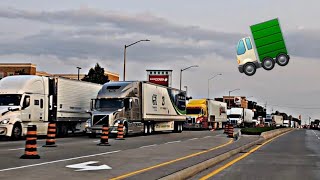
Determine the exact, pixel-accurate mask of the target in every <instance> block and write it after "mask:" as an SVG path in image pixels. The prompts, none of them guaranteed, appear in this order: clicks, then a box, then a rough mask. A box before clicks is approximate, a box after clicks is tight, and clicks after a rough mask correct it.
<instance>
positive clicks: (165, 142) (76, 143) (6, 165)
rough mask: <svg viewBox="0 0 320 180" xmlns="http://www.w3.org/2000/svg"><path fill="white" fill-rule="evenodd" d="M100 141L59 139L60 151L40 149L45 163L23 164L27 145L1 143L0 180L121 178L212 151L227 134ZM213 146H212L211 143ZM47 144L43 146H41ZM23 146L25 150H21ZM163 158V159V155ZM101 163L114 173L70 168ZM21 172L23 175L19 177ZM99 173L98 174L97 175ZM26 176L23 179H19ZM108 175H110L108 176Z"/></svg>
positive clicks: (197, 132) (204, 133)
mask: <svg viewBox="0 0 320 180" xmlns="http://www.w3.org/2000/svg"><path fill="white" fill-rule="evenodd" d="M98 141H99V139H98V138H95V139H90V138H87V137H72V138H62V139H57V144H58V147H56V148H42V147H41V148H39V149H38V153H39V154H40V156H41V159H38V160H22V159H19V157H20V156H21V155H22V154H23V152H24V150H23V149H18V150H10V149H8V147H7V146H6V144H8V143H9V144H12V145H11V146H10V148H22V147H23V144H24V141H17V142H1V143H0V144H1V148H0V162H1V163H0V179H23V178H26V177H28V179H43V177H46V178H45V179H56V178H58V177H59V178H60V179H65V178H66V177H68V179H72V178H74V179H81V177H86V178H90V177H88V176H91V175H93V174H94V177H96V178H99V179H101V178H104V177H113V176H119V175H122V174H123V173H126V172H130V171H131V170H134V169H139V168H143V167H146V166H152V165H156V164H158V163H161V162H165V161H168V160H171V159H175V158H179V157H184V156H186V155H189V154H191V153H195V152H199V151H201V149H203V148H204V149H209V148H212V147H215V146H219V145H221V144H225V143H227V142H228V141H230V139H228V138H226V135H225V134H223V131H222V130H220V131H214V132H210V131H184V132H182V133H161V134H156V135H151V136H133V137H129V138H126V140H124V141H117V140H114V139H110V144H111V146H109V147H102V146H97V145H96V144H97V143H98ZM208 142H209V143H208ZM43 144H44V142H39V144H38V146H41V145H43ZM21 146H22V147H21ZM160 154H161V155H160ZM91 161H97V163H96V164H95V165H103V164H106V165H109V166H111V167H112V168H113V169H112V171H111V170H103V171H100V172H98V171H85V172H76V171H74V169H71V168H67V167H66V166H68V165H72V164H77V163H83V162H91ZM17 172H19V173H18V174H17ZM97 172H98V173H97ZM20 174H23V176H19V175H20ZM107 174H108V175H107ZM86 178H84V179H86Z"/></svg>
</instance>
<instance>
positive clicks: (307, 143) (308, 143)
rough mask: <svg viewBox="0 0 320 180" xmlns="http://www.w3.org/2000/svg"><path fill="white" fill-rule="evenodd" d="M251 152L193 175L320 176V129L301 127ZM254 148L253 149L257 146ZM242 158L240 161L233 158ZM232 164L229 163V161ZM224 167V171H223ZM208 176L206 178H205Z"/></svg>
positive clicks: (229, 178) (288, 179) (224, 178)
mask: <svg viewBox="0 0 320 180" xmlns="http://www.w3.org/2000/svg"><path fill="white" fill-rule="evenodd" d="M255 148H258V149H257V150H256V151H254V152H252V153H251V154H249V155H248V156H246V157H244V158H243V159H241V157H242V156H245V153H240V154H239V155H237V156H235V157H232V158H230V159H229V160H226V161H224V162H222V163H220V164H219V165H217V166H215V167H212V168H209V169H208V170H206V171H203V172H201V173H200V174H198V175H196V176H194V177H193V178H190V179H201V178H203V177H205V176H206V175H209V176H210V175H213V174H214V173H215V172H218V173H216V174H215V175H213V176H211V177H207V179H215V180H270V179H272V180H301V179H305V180H319V179H320V131H314V130H305V129H299V130H294V131H292V132H290V133H287V134H284V135H282V136H280V137H278V138H276V139H274V140H273V141H270V142H269V143H267V144H265V145H262V146H261V147H260V148H259V147H258V146H257V147H255ZM255 148H253V149H252V150H254V149H255ZM237 159H240V160H239V161H237V162H235V163H234V162H232V160H233V161H235V160H237ZM228 163H229V165H231V166H229V167H227V165H228ZM220 170H222V171H220ZM204 179H205V178H204Z"/></svg>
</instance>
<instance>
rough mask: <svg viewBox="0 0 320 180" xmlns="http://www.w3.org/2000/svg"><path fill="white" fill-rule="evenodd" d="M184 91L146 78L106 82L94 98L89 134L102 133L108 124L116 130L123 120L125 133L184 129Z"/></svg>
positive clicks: (179, 130) (148, 132) (111, 128)
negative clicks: (104, 126)
mask: <svg viewBox="0 0 320 180" xmlns="http://www.w3.org/2000/svg"><path fill="white" fill-rule="evenodd" d="M185 113H186V97H185V91H179V90H177V89H173V88H169V87H165V86H161V85H157V84H152V83H149V82H144V81H123V82H121V81H120V82H109V83H106V84H104V85H103V87H102V88H101V90H100V91H99V93H98V94H97V97H96V99H93V100H92V111H91V121H90V127H88V128H87V133H88V135H89V136H91V137H94V136H96V134H100V133H101V129H102V125H108V126H109V130H110V132H111V133H117V132H118V131H117V126H118V124H119V123H123V124H124V135H127V134H128V133H139V132H143V133H144V134H146V135H148V134H151V133H153V132H154V131H175V132H181V131H182V126H183V123H184V122H185V121H186V116H185Z"/></svg>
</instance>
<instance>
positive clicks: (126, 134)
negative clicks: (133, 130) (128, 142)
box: [123, 123, 129, 137]
mask: <svg viewBox="0 0 320 180" xmlns="http://www.w3.org/2000/svg"><path fill="white" fill-rule="evenodd" d="M128 132H129V129H128V124H127V123H125V124H124V126H123V137H127V136H128Z"/></svg>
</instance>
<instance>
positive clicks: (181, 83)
mask: <svg viewBox="0 0 320 180" xmlns="http://www.w3.org/2000/svg"><path fill="white" fill-rule="evenodd" d="M193 67H199V66H198V65H192V66H189V67H186V68H184V69H181V70H180V88H179V89H180V91H181V84H182V83H181V82H182V71H184V70H187V69H190V68H193Z"/></svg>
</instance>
